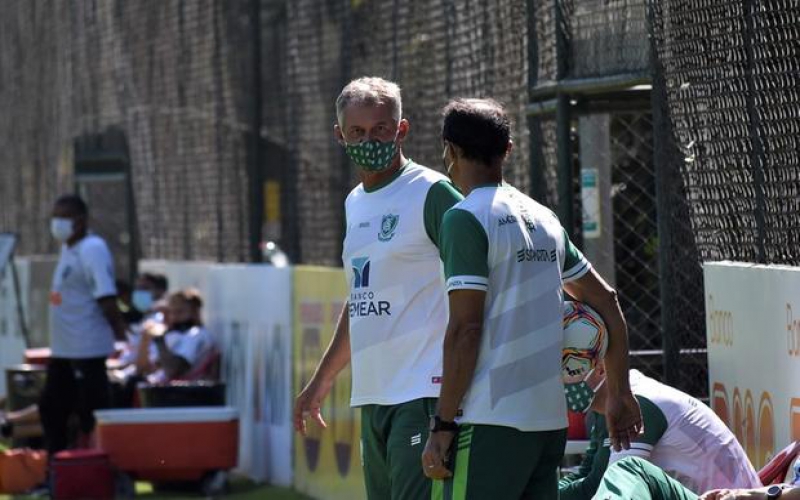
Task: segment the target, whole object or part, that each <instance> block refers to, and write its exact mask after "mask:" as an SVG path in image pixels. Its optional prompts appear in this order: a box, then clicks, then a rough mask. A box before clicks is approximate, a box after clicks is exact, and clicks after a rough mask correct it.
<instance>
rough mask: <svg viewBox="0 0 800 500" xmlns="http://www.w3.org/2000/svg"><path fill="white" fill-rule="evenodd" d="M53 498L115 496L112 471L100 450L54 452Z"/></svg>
mask: <svg viewBox="0 0 800 500" xmlns="http://www.w3.org/2000/svg"><path fill="white" fill-rule="evenodd" d="M52 494H53V499H54V500H107V499H113V498H114V472H113V471H112V470H111V463H110V462H109V459H108V454H107V453H106V452H104V451H102V450H68V451H62V452H59V453H56V454H55V456H54V457H53V463H52Z"/></svg>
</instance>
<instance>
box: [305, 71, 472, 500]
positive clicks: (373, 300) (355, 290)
mask: <svg viewBox="0 0 800 500" xmlns="http://www.w3.org/2000/svg"><path fill="white" fill-rule="evenodd" d="M336 110H337V115H338V123H337V124H336V126H335V134H336V138H337V140H338V141H339V142H340V143H341V144H342V145H343V146H344V147H345V149H346V151H347V153H348V155H349V156H350V158H351V159H352V160H353V161H354V162H355V163H356V164H357V165H358V166H359V167H360V168H359V177H360V178H361V181H362V182H361V183H360V184H359V185H358V186H357V187H356V188H355V189H353V191H352V192H351V193H350V195H349V196H348V197H347V200H346V201H345V212H346V219H347V220H346V224H347V229H346V234H345V239H344V245H343V251H342V260H343V263H344V268H345V274H346V276H347V280H348V283H349V285H350V295H349V297H348V301H347V304H346V305H345V308H344V310H343V311H342V315H341V316H340V319H339V323H338V325H337V328H336V332H335V333H334V337H333V339H332V340H331V344H330V346H329V347H328V349H327V351H326V352H325V354H324V355H323V357H322V360H321V361H320V363H319V365H318V367H317V370H316V372H315V374H314V376H313V377H312V379H311V381H310V382H309V383H308V385H307V386H306V387H305V388H304V389H303V391H302V392H301V393H300V395H299V396H298V397H297V400H296V402H295V412H294V422H295V427H296V429H297V430H298V431H299V432H303V433H305V429H306V426H305V425H306V424H305V419H306V418H307V417H311V418H312V419H314V420H316V421H317V422H318V423H319V424H320V425H322V426H323V427H324V426H325V423H324V421H323V420H322V416H321V415H320V407H321V405H322V401H323V400H324V398H325V397H326V396H327V394H328V392H329V391H330V389H331V386H332V384H333V380H334V378H335V377H336V375H337V374H338V373H339V372H340V371H341V370H342V369H343V368H344V367H345V366H346V365H347V363H352V370H353V380H352V398H351V404H352V405H353V406H357V407H360V408H361V409H362V413H361V427H362V428H361V437H362V449H363V463H364V477H365V482H366V487H367V496H368V498H370V499H373V500H405V499H424V498H429V497H430V494H431V493H430V491H431V482H430V480H428V479H427V478H426V477H425V475H424V474H423V473H422V472H421V471H420V469H419V455H420V453H421V452H422V444H423V438H424V436H425V433H426V432H427V429H428V420H429V417H430V416H431V415H432V414H433V411H434V407H435V399H434V398H435V397H436V396H437V395H438V393H439V384H440V380H441V375H442V340H443V338H444V330H445V325H446V324H447V303H446V300H445V292H444V278H443V273H442V264H441V261H440V260H439V250H438V243H439V241H438V238H439V232H440V231H439V230H440V225H441V221H442V217H443V216H444V213H445V212H446V211H447V210H448V209H449V208H450V207H452V206H453V205H454V204H455V203H457V202H458V201H459V200H461V198H462V197H461V195H460V194H459V193H458V192H457V191H456V189H455V188H454V187H453V186H452V184H451V183H450V182H449V181H448V180H447V178H446V177H445V176H443V175H442V174H439V173H437V172H435V171H433V170H431V169H429V168H426V167H423V166H421V165H418V164H416V163H414V162H412V161H411V160H409V159H407V158H406V157H405V156H404V155H403V152H402V150H401V145H402V143H403V141H404V139H405V138H406V136H407V134H408V130H409V124H408V122H407V121H406V120H404V119H401V117H402V109H401V101H400V90H399V88H398V87H397V85H395V84H393V83H391V82H387V81H385V80H382V79H380V78H361V79H358V80H355V81H353V82H351V83H350V84H349V85H347V86H346V87H345V88H344V90H343V91H342V93H341V95H340V96H339V98H338V99H337V102H336Z"/></svg>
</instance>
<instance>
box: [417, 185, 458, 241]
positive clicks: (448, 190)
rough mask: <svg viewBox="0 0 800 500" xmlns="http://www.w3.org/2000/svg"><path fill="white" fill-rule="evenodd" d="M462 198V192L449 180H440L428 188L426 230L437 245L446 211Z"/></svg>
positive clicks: (425, 215) (425, 210) (425, 209)
mask: <svg viewBox="0 0 800 500" xmlns="http://www.w3.org/2000/svg"><path fill="white" fill-rule="evenodd" d="M462 199H464V197H463V196H461V193H459V192H458V190H457V189H456V188H455V186H453V185H452V184H451V183H450V182H448V181H439V182H437V183H436V184H434V185H432V186H431V187H430V189H428V194H427V196H426V197H425V207H424V219H425V232H426V233H428V238H430V239H431V241H432V242H433V244H434V245H436V246H437V247H438V246H439V233H440V232H441V227H442V220H443V219H444V214H445V212H447V211H448V210H450V208H451V207H452V206H453V205H455V204H456V203H458V202H459V201H461V200H462Z"/></svg>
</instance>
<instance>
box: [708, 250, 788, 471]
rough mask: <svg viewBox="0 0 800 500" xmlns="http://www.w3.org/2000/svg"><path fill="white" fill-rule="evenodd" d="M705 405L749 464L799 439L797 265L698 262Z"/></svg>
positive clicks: (758, 464)
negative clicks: (703, 329) (706, 379)
mask: <svg viewBox="0 0 800 500" xmlns="http://www.w3.org/2000/svg"><path fill="white" fill-rule="evenodd" d="M704 276H705V301H706V336H707V342H708V375H709V383H710V389H711V392H710V394H711V405H712V407H713V408H714V411H715V412H716V413H717V415H719V416H720V418H722V420H723V421H725V423H726V424H727V425H728V427H730V428H731V429H732V430H733V432H734V433H735V434H736V437H737V438H738V439H739V441H740V442H741V443H742V446H743V447H744V448H745V450H746V451H747V454H748V456H749V457H750V460H751V461H752V462H753V465H754V466H755V468H756V469H759V468H761V467H762V466H764V465H765V464H766V463H767V462H768V461H769V459H770V458H771V457H772V456H773V455H774V454H775V453H777V452H778V451H780V450H781V449H782V448H784V447H785V446H787V445H788V444H789V443H790V442H791V441H794V440H798V439H800V384H799V383H798V381H800V268H794V267H787V266H762V265H754V264H744V263H732V262H719V263H706V264H705V265H704Z"/></svg>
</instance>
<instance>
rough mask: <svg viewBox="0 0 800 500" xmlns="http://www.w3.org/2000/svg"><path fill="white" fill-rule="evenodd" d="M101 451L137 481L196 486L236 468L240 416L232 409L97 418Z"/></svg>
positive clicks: (140, 411)
mask: <svg viewBox="0 0 800 500" xmlns="http://www.w3.org/2000/svg"><path fill="white" fill-rule="evenodd" d="M95 417H96V419H97V438H98V445H99V446H100V448H102V449H103V450H105V451H106V452H108V454H109V457H110V459H111V463H112V464H113V465H114V466H115V467H116V468H117V469H119V470H121V471H124V472H126V473H128V474H130V475H131V476H133V477H134V478H136V479H141V480H146V481H156V482H171V481H195V480H199V479H201V478H203V477H204V476H205V475H206V474H208V473H209V472H214V471H219V470H229V469H232V468H234V467H236V463H237V458H238V454H239V416H238V412H237V410H236V409H235V408H230V407H211V406H208V407H206V406H202V407H189V408H186V407H183V408H134V409H130V410H128V409H126V410H101V411H96V412H95Z"/></svg>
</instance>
